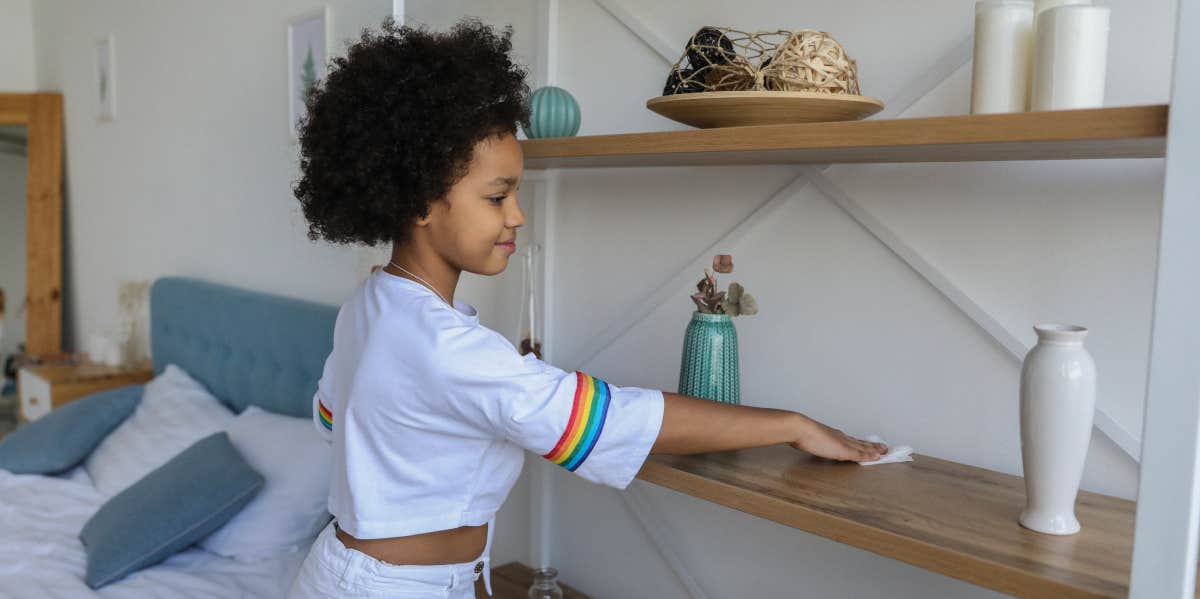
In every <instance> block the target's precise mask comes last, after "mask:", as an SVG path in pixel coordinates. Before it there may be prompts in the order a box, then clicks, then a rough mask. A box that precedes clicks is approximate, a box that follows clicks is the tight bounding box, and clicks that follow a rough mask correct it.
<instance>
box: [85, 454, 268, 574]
mask: <svg viewBox="0 0 1200 599" xmlns="http://www.w3.org/2000/svg"><path fill="white" fill-rule="evenodd" d="M263 484H264V479H263V477H262V475H260V474H259V473H258V472H255V471H254V469H253V468H251V467H250V466H249V465H247V464H246V461H245V460H244V459H243V458H242V454H240V453H238V450H237V449H236V448H234V446H233V445H232V444H231V443H230V442H229V436H228V435H226V434H225V433H224V432H220V433H214V434H212V435H209V436H207V437H205V438H203V439H201V440H199V441H196V443H194V444H193V445H192V446H191V447H188V448H187V449H185V450H183V451H181V452H180V453H179V455H176V456H175V457H173V458H171V459H170V461H168V462H167V463H166V464H163V465H162V466H160V467H159V468H158V469H157V470H154V471H152V472H151V473H150V474H147V475H146V476H145V477H144V478H142V479H141V480H139V481H138V482H136V483H133V485H132V486H130V487H129V488H128V489H125V490H124V491H121V492H120V493H117V494H116V495H114V496H113V497H112V498H111V499H109V500H108V501H107V502H106V503H105V504H104V505H102V506H100V509H99V510H98V511H97V512H96V513H95V514H94V515H92V517H91V519H90V520H88V521H87V524H84V525H83V530H82V531H80V533H79V540H81V541H83V546H84V549H85V550H86V551H87V574H86V576H85V577H84V581H85V582H87V585H88V586H89V587H91V588H93V589H98V588H100V587H102V586H104V585H106V584H108V583H110V582H113V581H114V580H118V579H121V578H123V577H125V576H126V575H128V574H131V573H133V572H136V571H138V570H141V569H142V568H146V567H149V566H153V565H154V564H157V563H159V562H161V561H163V560H165V559H167V558H168V557H170V556H172V555H174V554H176V553H178V552H179V551H182V550H183V549H185V548H187V547H188V546H189V545H191V544H193V543H195V542H196V541H199V540H200V539H202V538H204V537H206V536H208V535H209V534H210V533H212V532H213V531H215V530H217V529H218V528H220V527H221V525H223V524H225V523H226V522H228V521H229V519H230V518H233V517H234V516H235V515H236V514H237V513H238V511H239V510H241V509H242V508H243V507H244V506H245V505H246V504H247V503H249V501H250V500H251V499H253V498H254V496H255V495H256V494H257V493H258V492H259V490H260V489H262V486H263Z"/></svg>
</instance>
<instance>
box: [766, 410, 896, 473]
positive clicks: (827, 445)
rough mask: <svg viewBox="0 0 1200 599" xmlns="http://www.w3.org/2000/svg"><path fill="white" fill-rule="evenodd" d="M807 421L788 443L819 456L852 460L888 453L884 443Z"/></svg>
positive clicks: (867, 458) (867, 459)
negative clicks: (866, 439) (795, 436)
mask: <svg viewBox="0 0 1200 599" xmlns="http://www.w3.org/2000/svg"><path fill="white" fill-rule="evenodd" d="M806 420H807V423H806V426H804V428H803V430H802V431H801V433H800V436H799V438H797V439H796V440H795V441H791V442H789V443H788V445H791V446H792V447H794V448H796V449H800V450H803V451H807V452H808V453H811V454H813V455H815V456H817V457H822V458H829V459H831V460H843V461H850V462H870V461H874V460H878V459H879V458H881V457H883V455H884V454H886V453H887V451H888V447H887V445H884V444H883V443H872V442H870V441H863V440H861V439H855V438H854V437H851V436H849V435H847V434H846V433H843V432H842V431H840V430H838V429H836V428H831V427H828V426H825V425H824V424H821V423H820V422H817V421H816V420H813V419H811V418H806Z"/></svg>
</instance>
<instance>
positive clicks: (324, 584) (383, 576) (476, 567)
mask: <svg viewBox="0 0 1200 599" xmlns="http://www.w3.org/2000/svg"><path fill="white" fill-rule="evenodd" d="M333 526H334V522H333V521H331V522H330V523H329V525H328V526H326V527H325V529H324V530H322V531H321V534H320V535H318V536H317V540H316V541H315V542H313V545H312V548H311V549H309V551H308V557H306V558H304V564H302V565H301V566H300V573H299V574H297V575H296V579H295V580H294V581H293V582H292V588H291V589H290V590H289V591H288V594H287V597H288V599H318V598H320V599H326V598H331V597H337V598H342V597H404V598H408V597H429V598H431V599H432V598H438V599H464V598H467V599H474V598H475V581H476V580H477V579H478V578H479V577H480V576H481V575H483V576H485V577H486V578H485V579H484V580H485V582H486V583H488V584H487V587H488V588H487V592H488V595H491V594H492V589H491V584H490V583H491V577H490V576H489V575H490V572H489V567H490V564H489V563H488V562H489V559H488V549H490V548H491V547H490V545H491V526H489V527H488V545H489V547H488V549H485V550H484V553H483V555H482V556H480V558H479V559H478V560H474V561H469V562H463V563H460V564H446V565H437V566H412V565H404V566H401V565H396V564H389V563H387V562H385V561H381V560H378V559H375V558H374V557H371V556H369V555H367V554H365V553H363V552H361V551H358V550H356V549H350V548H349V547H346V546H345V545H344V544H342V542H341V540H339V539H338V538H337V534H336V531H335V530H334V527H333Z"/></svg>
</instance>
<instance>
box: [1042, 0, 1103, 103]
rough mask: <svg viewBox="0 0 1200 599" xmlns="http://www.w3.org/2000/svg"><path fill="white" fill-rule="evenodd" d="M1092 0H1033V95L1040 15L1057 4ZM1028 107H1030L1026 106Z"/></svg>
mask: <svg viewBox="0 0 1200 599" xmlns="http://www.w3.org/2000/svg"><path fill="white" fill-rule="evenodd" d="M1090 4H1092V0H1033V35H1032V40H1031V41H1030V43H1031V44H1032V47H1033V56H1032V58H1031V59H1030V90H1031V95H1032V90H1033V65H1036V64H1037V61H1038V42H1037V40H1038V16H1039V14H1042V13H1043V12H1046V11H1049V10H1050V8H1054V7H1056V6H1068V5H1090ZM1026 109H1030V107H1028V106H1026Z"/></svg>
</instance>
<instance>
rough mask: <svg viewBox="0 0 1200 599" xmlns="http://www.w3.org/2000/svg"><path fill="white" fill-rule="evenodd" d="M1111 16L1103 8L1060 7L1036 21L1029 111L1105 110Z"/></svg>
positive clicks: (1042, 15)
mask: <svg viewBox="0 0 1200 599" xmlns="http://www.w3.org/2000/svg"><path fill="white" fill-rule="evenodd" d="M1109 14H1110V11H1109V9H1108V8H1105V7H1102V6H1078V5H1076V6H1058V7H1055V8H1051V9H1049V10H1047V11H1046V12H1044V13H1042V14H1041V17H1040V18H1039V19H1038V32H1037V50H1036V57H1037V59H1036V61H1035V62H1034V67H1033V81H1032V84H1031V88H1030V92H1029V108H1030V110H1070V109H1074V108H1097V107H1099V106H1103V105H1104V78H1105V74H1106V71H1107V68H1108V66H1107V65H1108V23H1109Z"/></svg>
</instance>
